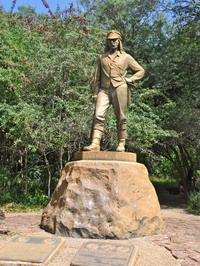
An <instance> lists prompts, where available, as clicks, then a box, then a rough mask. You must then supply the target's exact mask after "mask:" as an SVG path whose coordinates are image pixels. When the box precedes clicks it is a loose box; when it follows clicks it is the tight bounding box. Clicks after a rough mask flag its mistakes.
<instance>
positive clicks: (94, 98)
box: [91, 94, 97, 102]
mask: <svg viewBox="0 0 200 266" xmlns="http://www.w3.org/2000/svg"><path fill="white" fill-rule="evenodd" d="M91 98H92V100H93V101H95V102H96V100H97V94H95V95H92V96H91Z"/></svg>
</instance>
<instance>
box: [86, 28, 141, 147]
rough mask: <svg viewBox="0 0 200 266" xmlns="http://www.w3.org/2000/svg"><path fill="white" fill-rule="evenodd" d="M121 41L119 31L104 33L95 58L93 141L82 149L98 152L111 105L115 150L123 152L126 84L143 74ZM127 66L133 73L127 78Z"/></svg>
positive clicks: (125, 135) (126, 100)
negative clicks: (102, 46) (101, 47)
mask: <svg viewBox="0 0 200 266" xmlns="http://www.w3.org/2000/svg"><path fill="white" fill-rule="evenodd" d="M121 40H122V37H121V34H120V33H119V32H117V31H110V32H109V33H108V34H107V39H106V51H105V53H104V54H102V55H100V56H99V58H98V62H97V67H96V73H95V80H94V89H93V93H94V94H93V96H92V97H93V99H94V100H95V101H96V107H95V115H94V123H93V132H92V143H91V144H90V145H89V146H86V147H84V148H83V150H84V151H100V141H101V137H102V132H103V123H104V120H105V114H106V111H107V109H108V108H109V106H110V105H111V104H112V106H113V108H114V112H115V115H116V118H117V132H118V147H117V149H116V151H117V152H124V151H125V141H126V138H127V133H126V116H125V111H126V108H127V105H128V85H129V84H130V85H133V84H134V83H135V82H136V81H137V80H140V79H141V78H142V77H143V76H144V69H143V68H142V67H141V66H140V65H139V64H138V63H137V62H136V61H135V59H134V58H133V57H131V56H130V55H129V54H127V53H125V52H124V50H123V46H122V42H121ZM128 69H130V70H131V71H133V73H134V74H133V76H132V77H130V78H126V74H127V70H128Z"/></svg>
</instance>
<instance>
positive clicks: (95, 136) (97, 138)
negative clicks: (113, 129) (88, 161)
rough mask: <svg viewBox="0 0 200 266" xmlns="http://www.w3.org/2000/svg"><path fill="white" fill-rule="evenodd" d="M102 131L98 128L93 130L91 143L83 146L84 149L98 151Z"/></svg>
mask: <svg viewBox="0 0 200 266" xmlns="http://www.w3.org/2000/svg"><path fill="white" fill-rule="evenodd" d="M101 136H102V132H101V131H100V130H94V132H93V136H92V143H91V144H90V145H89V146H85V147H83V150H84V151H100V142H101Z"/></svg>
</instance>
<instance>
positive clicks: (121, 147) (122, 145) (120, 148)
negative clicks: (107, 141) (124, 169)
mask: <svg viewBox="0 0 200 266" xmlns="http://www.w3.org/2000/svg"><path fill="white" fill-rule="evenodd" d="M125 144H126V140H125V139H120V140H119V144H118V146H117V149H116V151H117V152H125Z"/></svg>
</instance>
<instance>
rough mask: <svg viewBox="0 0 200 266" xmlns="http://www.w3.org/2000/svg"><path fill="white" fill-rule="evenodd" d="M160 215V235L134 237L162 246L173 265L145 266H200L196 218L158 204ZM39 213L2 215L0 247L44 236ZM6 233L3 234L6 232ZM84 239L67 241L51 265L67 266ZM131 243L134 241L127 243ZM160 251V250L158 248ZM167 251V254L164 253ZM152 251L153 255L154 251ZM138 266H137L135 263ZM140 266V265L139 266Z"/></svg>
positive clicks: (199, 220) (199, 227) (199, 229)
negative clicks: (162, 229)
mask: <svg viewBox="0 0 200 266" xmlns="http://www.w3.org/2000/svg"><path fill="white" fill-rule="evenodd" d="M161 212H162V216H163V220H164V223H165V225H166V230H165V233H164V234H159V235H154V236H146V237H143V238H138V240H139V242H138V243H140V242H141V241H143V245H144V243H145V245H148V243H149V244H151V245H152V246H151V248H152V247H156V246H157V247H163V248H164V250H165V252H166V253H167V254H169V255H170V253H171V254H172V255H173V257H174V258H175V259H176V260H174V261H175V262H176V263H175V262H171V264H170V260H169V259H166V260H167V261H168V262H169V263H168V264H166V263H165V264H163V262H160V263H159V262H157V263H155V264H151V263H147V264H145V266H146V265H160V266H163V265H171V266H173V265H182V266H186V265H187V266H197V265H200V216H196V215H191V214H187V213H186V212H185V211H184V209H183V208H175V207H174V206H165V205H162V210H161ZM40 219H41V212H32V213H6V219H5V220H0V246H1V245H3V243H5V241H6V240H7V239H9V238H10V237H11V236H14V235H38V236H39V235H40V236H41V235H42V236H45V235H48V236H49V233H47V232H44V231H43V230H41V229H40V228H39V224H40ZM6 232H7V233H6ZM84 241H86V240H84V239H68V240H67V245H68V246H69V247H70V250H69V251H68V255H67V261H68V262H67V261H66V254H65V253H61V255H60V257H59V260H57V261H56V259H55V261H53V263H51V266H54V265H56V266H57V265H62V264H61V262H60V261H63V262H65V263H64V265H70V261H71V260H72V258H73V256H74V254H75V253H76V251H77V250H78V249H79V248H80V246H81V245H82V244H83V243H84ZM131 242H133V244H134V240H133V241H131ZM160 250H161V251H162V252H163V249H160ZM166 250H167V251H166ZM154 252H157V251H156V250H155V251H154ZM137 265H140V264H137ZM141 265H142V264H141Z"/></svg>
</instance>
